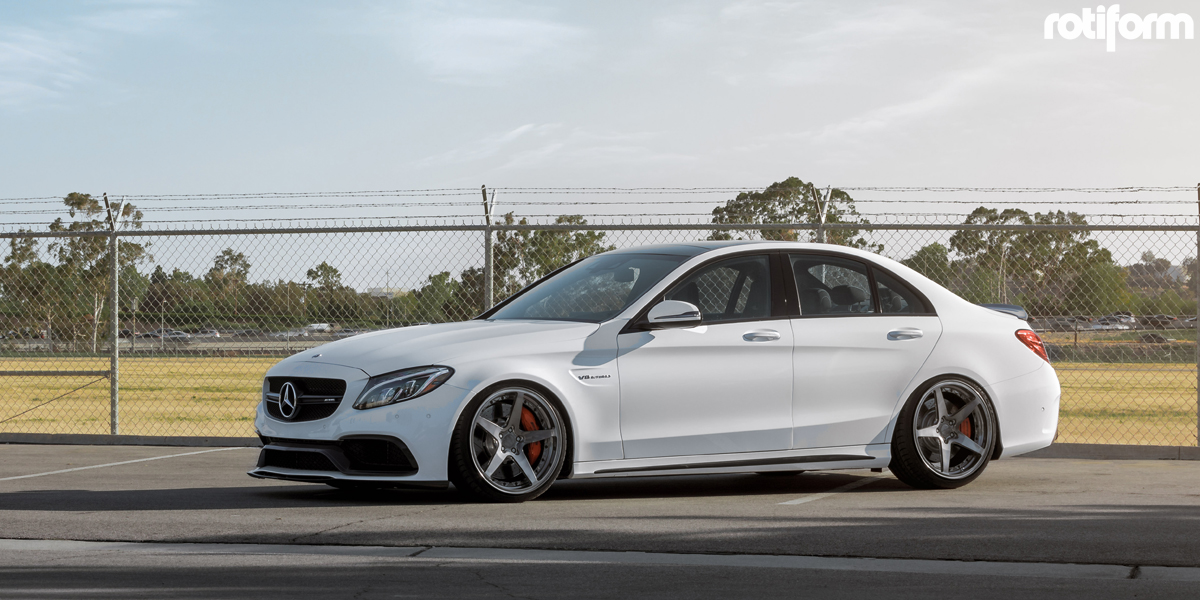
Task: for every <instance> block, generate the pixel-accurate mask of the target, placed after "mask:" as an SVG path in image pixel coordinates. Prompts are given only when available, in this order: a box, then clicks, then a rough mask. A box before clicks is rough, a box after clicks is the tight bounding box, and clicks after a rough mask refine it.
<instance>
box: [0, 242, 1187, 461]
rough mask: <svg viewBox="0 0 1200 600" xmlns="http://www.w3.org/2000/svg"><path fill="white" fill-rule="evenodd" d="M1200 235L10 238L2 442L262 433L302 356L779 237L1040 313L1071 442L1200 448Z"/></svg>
mask: <svg viewBox="0 0 1200 600" xmlns="http://www.w3.org/2000/svg"><path fill="white" fill-rule="evenodd" d="M1197 233H1198V231H1197V227H1196V226H1195V225H1069V224H1068V225H962V224H938V225H932V224H914V223H887V224H876V225H872V226H869V227H864V226H862V225H844V224H843V225H836V224H834V225H825V226H821V225H809V224H773V225H739V224H725V225H719V226H718V225H712V224H691V223H673V224H655V225H645V224H642V225H584V224H558V225H520V224H501V225H494V226H490V227H489V226H486V225H470V226H458V225H447V226H408V227H405V226H395V227H392V226H388V227H340V228H303V229H301V228H288V229H225V230H216V231H128V232H121V233H119V234H113V233H111V232H52V233H26V232H20V233H7V234H0V235H2V237H4V238H6V239H7V242H8V244H9V253H8V256H7V257H6V258H5V260H4V265H3V267H2V268H0V334H2V335H3V338H2V339H0V386H2V387H3V393H2V394H0V433H41V434H109V433H118V432H119V433H121V434H133V435H150V436H209V437H211V436H218V437H221V436H232V437H246V436H252V435H253V434H254V430H253V417H254V407H255V405H256V404H257V402H258V400H259V396H260V393H261V384H262V383H261V382H262V376H263V373H264V372H265V371H266V370H267V369H268V368H269V367H270V366H271V365H272V364H274V363H275V362H277V361H279V360H280V359H281V358H283V357H285V356H288V355H291V354H294V353H296V352H300V351H303V350H307V349H310V348H312V347H315V346H318V345H320V344H323V343H326V342H329V341H333V340H337V339H343V338H346V337H351V336H354V335H358V334H361V333H364V332H367V331H374V330H379V329H386V328H392V327H402V326H406V325H412V324H416V323H434V322H444V321H455V320H463V319H469V318H471V317H472V316H474V315H475V314H477V313H479V312H480V311H481V309H482V308H483V307H484V306H485V305H486V304H487V298H488V296H489V295H490V296H491V297H493V298H495V299H496V300H499V299H502V298H505V297H507V296H508V295H509V294H511V293H513V292H515V291H516V290H518V289H520V288H521V287H522V286H523V285H525V284H526V283H528V282H530V281H533V280H534V279H536V278H538V277H540V276H541V275H543V274H545V273H547V272H549V271H550V270H552V269H554V268H557V267H558V266H561V265H562V264H565V263H566V262H569V261H571V260H574V259H576V258H580V257H582V256H587V255H590V254H594V253H597V252H602V251H605V250H607V249H611V248H623V247H630V246H637V245H644V244H660V243H671V242H681V241H693V240H704V239H721V238H726V239H728V238H766V239H800V240H802V241H806V240H816V239H826V240H827V241H830V242H834V243H853V244H856V245H859V246H861V247H864V248H867V249H871V250H874V251H877V252H880V253H882V254H884V255H886V256H889V257H891V258H894V259H897V260H900V261H903V262H904V263H906V264H908V265H909V266H911V267H913V268H915V269H917V270H918V271H921V272H922V273H924V274H926V275H927V276H929V277H930V278H932V279H934V280H935V281H938V282H939V283H942V284H943V285H945V286H946V287H948V288H950V289H951V290H953V291H955V292H956V293H958V294H960V295H961V296H963V297H964V298H966V299H968V300H970V301H972V302H978V303H985V302H999V303H1010V304H1020V305H1023V306H1025V307H1026V308H1027V309H1028V310H1029V312H1030V314H1031V315H1032V316H1033V317H1034V319H1033V321H1032V324H1033V326H1034V327H1035V328H1036V329H1037V330H1038V331H1039V333H1040V334H1041V335H1042V337H1043V339H1044V340H1045V341H1046V343H1047V346H1048V348H1049V351H1050V355H1051V358H1052V360H1053V362H1054V364H1055V367H1056V368H1057V369H1058V373H1059V378H1060V381H1061V382H1062V385H1063V398H1062V413H1061V421H1060V423H1061V425H1060V436H1059V440H1058V441H1059V442H1068V443H1072V442H1073V443H1106V444H1151V445H1171V446H1194V445H1196V443H1197V420H1196V419H1197V389H1196V382H1197V370H1196V367H1197V349H1196V346H1197V345H1196V327H1195V325H1196V320H1195V315H1196V314H1197V302H1196V297H1197V290H1196V288H1197V281H1198V280H1200V277H1197V276H1196V269H1197V265H1196V260H1195V257H1196V254H1197V239H1198V237H1197ZM484 239H490V240H491V243H490V248H491V253H490V254H491V256H490V257H488V256H487V254H488V253H487V252H485V247H487V246H485V243H484ZM114 245H118V246H119V251H118V252H117V253H116V256H117V257H118V258H119V260H117V261H115V263H114V260H113V257H114V254H113V252H112V248H113V247H114ZM114 272H116V273H118V274H119V275H118V277H117V280H118V283H119V286H118V287H119V292H118V294H117V299H118V301H117V302H116V303H115V304H114V302H113V300H114V298H113V293H112V282H113V273H114ZM489 272H490V276H489ZM489 283H490V285H489ZM114 335H115V337H116V340H117V341H116V346H115V348H114V345H113V342H112V340H113V338H114Z"/></svg>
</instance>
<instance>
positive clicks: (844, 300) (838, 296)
mask: <svg viewBox="0 0 1200 600" xmlns="http://www.w3.org/2000/svg"><path fill="white" fill-rule="evenodd" d="M829 298H830V300H832V301H833V303H834V305H835V309H834V310H835V311H836V312H850V311H851V310H852V307H853V306H854V305H855V304H858V303H860V302H866V301H867V300H868V298H869V297H868V296H867V293H866V292H865V291H863V290H862V288H857V287H854V286H852V285H839V286H836V287H834V288H833V289H831V290H829Z"/></svg>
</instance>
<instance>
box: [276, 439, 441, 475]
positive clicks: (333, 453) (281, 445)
mask: <svg viewBox="0 0 1200 600" xmlns="http://www.w3.org/2000/svg"><path fill="white" fill-rule="evenodd" d="M262 441H263V443H264V444H266V447H264V448H263V450H262V454H261V455H260V456H259V466H260V467H283V468H285V469H304V470H308V471H341V472H342V473H346V474H348V475H355V474H363V475H370V474H376V475H378V474H384V473H387V474H389V475H411V474H414V473H416V472H417V470H418V467H417V460H416V458H415V457H414V456H413V455H412V452H411V451H409V449H408V446H405V445H404V442H402V441H400V440H398V439H395V438H390V437H382V436H381V437H361V438H358V437H355V438H349V439H342V440H337V441H334V440H297V439H288V438H277V437H267V436H262Z"/></svg>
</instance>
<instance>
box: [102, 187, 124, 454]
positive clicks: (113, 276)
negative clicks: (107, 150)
mask: <svg viewBox="0 0 1200 600" xmlns="http://www.w3.org/2000/svg"><path fill="white" fill-rule="evenodd" d="M104 204H105V205H106V207H107V205H108V194H105V195H104ZM120 218H121V207H120V205H118V206H117V213H116V214H113V212H112V210H111V209H109V211H108V224H109V227H110V228H111V230H112V235H111V236H109V238H108V254H109V257H110V258H109V269H110V270H109V283H108V303H109V310H110V311H111V313H112V348H111V350H110V355H109V359H108V361H109V364H108V411H109V431H110V432H111V433H112V434H113V435H117V434H118V433H119V432H120V430H121V429H120V411H119V410H118V400H119V395H120V385H119V382H118V379H119V377H120V376H119V373H120V370H119V363H120V355H121V344H120V342H121V321H120V315H121V310H120V306H119V305H120V299H121V297H120V289H121V288H120V283H119V282H118V281H117V278H118V275H119V274H120V272H121V269H120V263H121V260H120V257H119V256H118V252H119V243H118V241H117V221H118V220H119V219H120Z"/></svg>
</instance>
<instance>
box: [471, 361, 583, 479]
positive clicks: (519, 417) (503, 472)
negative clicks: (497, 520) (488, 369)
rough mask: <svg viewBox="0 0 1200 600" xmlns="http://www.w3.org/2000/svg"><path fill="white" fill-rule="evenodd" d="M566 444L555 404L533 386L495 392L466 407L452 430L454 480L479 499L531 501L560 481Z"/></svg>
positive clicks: (495, 390) (508, 388)
mask: <svg viewBox="0 0 1200 600" xmlns="http://www.w3.org/2000/svg"><path fill="white" fill-rule="evenodd" d="M566 441H567V436H566V432H565V428H564V427H563V419H562V416H561V412H560V410H559V408H558V403H557V402H555V401H553V400H551V399H550V398H549V397H548V396H547V395H545V394H544V393H543V392H540V391H538V390H535V389H533V388H531V387H525V386H519V385H508V386H501V387H499V388H493V389H492V390H490V391H487V392H484V393H482V394H480V395H479V396H476V397H475V399H474V400H472V401H471V402H470V403H468V404H467V407H466V409H464V410H463V413H462V417H460V418H459V421H458V425H456V426H455V428H454V435H453V438H452V439H451V441H450V479H451V481H452V482H453V483H454V486H455V487H457V488H458V489H460V490H462V491H464V492H466V493H467V494H469V495H471V496H474V497H475V498H477V499H479V500H484V501H488V502H524V501H526V500H532V499H534V498H537V497H538V496H540V495H542V494H543V493H544V492H545V491H546V490H547V489H549V488H550V484H552V483H554V479H555V478H556V477H558V474H559V472H560V471H561V470H562V465H563V460H564V457H565V456H566V451H565V448H566Z"/></svg>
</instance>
